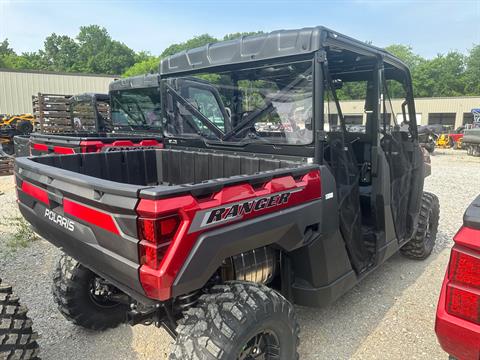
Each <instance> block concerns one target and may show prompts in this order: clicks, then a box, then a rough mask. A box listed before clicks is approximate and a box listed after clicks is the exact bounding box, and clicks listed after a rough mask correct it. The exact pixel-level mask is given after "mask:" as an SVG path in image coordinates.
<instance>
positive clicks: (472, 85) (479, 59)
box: [464, 45, 480, 95]
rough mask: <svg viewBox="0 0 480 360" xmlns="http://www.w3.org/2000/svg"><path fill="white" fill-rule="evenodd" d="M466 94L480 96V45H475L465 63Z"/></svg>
mask: <svg viewBox="0 0 480 360" xmlns="http://www.w3.org/2000/svg"><path fill="white" fill-rule="evenodd" d="M465 65H466V70H465V74H464V75H465V76H464V81H465V93H466V94H467V95H479V94H480V45H475V46H474V47H473V48H472V49H471V50H470V53H469V55H468V57H467V58H466V61H465Z"/></svg>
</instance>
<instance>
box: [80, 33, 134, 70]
mask: <svg viewBox="0 0 480 360" xmlns="http://www.w3.org/2000/svg"><path fill="white" fill-rule="evenodd" d="M77 41H78V44H79V49H78V59H79V70H80V71H82V72H89V73H104V74H121V73H123V72H124V71H125V70H126V69H127V68H129V67H130V66H132V65H133V64H134V63H135V53H134V51H133V50H132V49H130V48H129V47H128V46H126V45H125V44H123V43H121V42H119V41H116V40H112V38H111V37H110V35H109V34H108V32H107V29H105V28H103V27H100V26H98V25H89V26H82V27H80V32H79V34H78V35H77Z"/></svg>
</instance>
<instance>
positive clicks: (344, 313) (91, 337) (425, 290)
mask: <svg viewBox="0 0 480 360" xmlns="http://www.w3.org/2000/svg"><path fill="white" fill-rule="evenodd" d="M432 170H433V176H431V177H429V178H428V179H427V181H426V190H427V191H431V192H434V193H435V194H437V195H438V197H439V198H440V208H441V216H440V228H439V234H438V237H437V244H436V247H435V250H434V253H433V255H432V256H431V257H430V258H429V259H428V260H426V261H412V260H408V259H405V258H403V257H401V256H400V255H396V256H393V257H392V258H391V259H390V260H388V261H387V262H386V263H385V264H384V265H382V266H381V267H380V268H379V269H378V270H377V271H376V272H374V273H373V274H372V275H370V276H369V277H367V278H366V279H365V280H364V281H362V282H361V283H360V284H359V285H358V286H356V287H355V288H354V289H353V290H351V291H350V292H348V293H347V294H346V295H345V296H343V297H342V298H341V299H340V300H339V301H337V302H336V303H335V304H333V305H332V306H329V307H326V308H323V309H311V308H303V307H297V312H298V316H299V319H300V325H301V329H302V333H301V346H300V355H301V358H302V359H405V358H408V359H447V355H446V354H445V353H443V351H442V350H441V349H440V347H439V345H438V343H437V341H436V338H435V333H434V331H433V326H434V319H435V307H436V303H437V299H438V293H439V290H440V285H441V282H442V279H443V276H444V273H445V269H446V265H447V262H448V258H449V247H450V246H451V244H452V240H451V238H452V236H453V235H454V234H455V232H456V231H457V229H458V228H459V226H460V225H461V222H462V215H463V212H464V210H465V208H466V207H467V206H468V204H469V203H470V202H471V201H472V200H473V198H474V197H475V196H476V195H478V193H479V189H480V186H479V185H480V158H473V157H468V156H466V155H465V152H461V151H453V150H439V151H437V152H436V154H435V156H433V157H432ZM0 191H3V192H4V195H1V196H0V202H1V204H2V218H1V220H0V274H1V277H2V278H3V279H4V281H6V282H9V283H11V284H13V285H14V289H15V291H16V292H17V293H18V294H19V295H20V297H21V299H22V302H23V303H24V304H26V305H28V306H29V308H30V316H31V317H32V318H33V319H34V327H35V329H36V330H37V331H38V332H39V333H40V334H41V339H40V346H41V356H42V358H43V359H59V360H60V359H61V360H63V359H96V358H102V359H106V360H107V359H115V360H120V359H160V360H161V359H166V358H167V357H168V356H167V354H168V352H169V349H170V346H171V340H170V338H169V336H168V335H167V334H166V332H165V331H163V330H162V329H156V328H155V327H153V326H150V327H144V326H136V327H133V328H131V327H128V326H121V327H119V328H117V329H114V330H109V331H106V332H104V333H94V332H90V331H85V330H83V329H81V328H77V327H75V326H73V325H72V324H70V323H69V322H67V321H66V320H65V319H64V318H63V317H62V316H61V315H60V314H59V313H58V311H57V310H56V307H55V305H54V303H53V300H52V297H51V295H50V288H51V272H52V269H53V267H54V264H55V262H56V259H57V258H58V255H59V251H58V250H57V249H56V248H54V247H53V246H52V245H50V244H49V243H48V242H46V241H44V240H38V241H35V242H33V243H32V244H31V245H30V246H28V247H27V248H20V249H17V250H16V251H12V250H11V248H10V247H9V246H8V245H7V244H8V243H9V242H10V241H11V240H10V239H11V238H12V236H13V234H14V233H15V231H17V230H16V229H14V228H12V227H9V226H8V225H6V224H7V223H8V219H10V218H14V217H16V216H18V215H19V213H18V210H17V208H16V204H15V190H14V185H13V179H12V177H4V178H0Z"/></svg>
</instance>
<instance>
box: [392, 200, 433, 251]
mask: <svg viewBox="0 0 480 360" xmlns="http://www.w3.org/2000/svg"><path fill="white" fill-rule="evenodd" d="M439 217H440V204H439V202H438V198H437V196H436V195H434V194H431V193H428V192H424V193H423V197H422V204H421V207H420V214H419V216H418V226H417V231H416V232H415V234H414V236H413V238H412V239H411V240H410V241H409V242H408V243H406V244H405V245H404V246H403V247H402V248H401V249H400V252H401V253H402V254H403V255H404V256H406V257H409V258H411V259H417V260H423V259H426V258H427V257H428V256H429V255H430V254H431V253H432V251H433V247H434V246H435V240H436V238H437V230H438V220H439Z"/></svg>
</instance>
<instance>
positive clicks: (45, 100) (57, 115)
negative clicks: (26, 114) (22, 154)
mask: <svg viewBox="0 0 480 360" xmlns="http://www.w3.org/2000/svg"><path fill="white" fill-rule="evenodd" d="M71 97H72V96H71V95H60V94H42V93H38V95H34V96H32V105H33V114H34V116H35V130H36V131H40V132H42V133H61V132H71V131H72V130H73V124H72V119H71V117H70V111H69V101H70V98H71Z"/></svg>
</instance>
